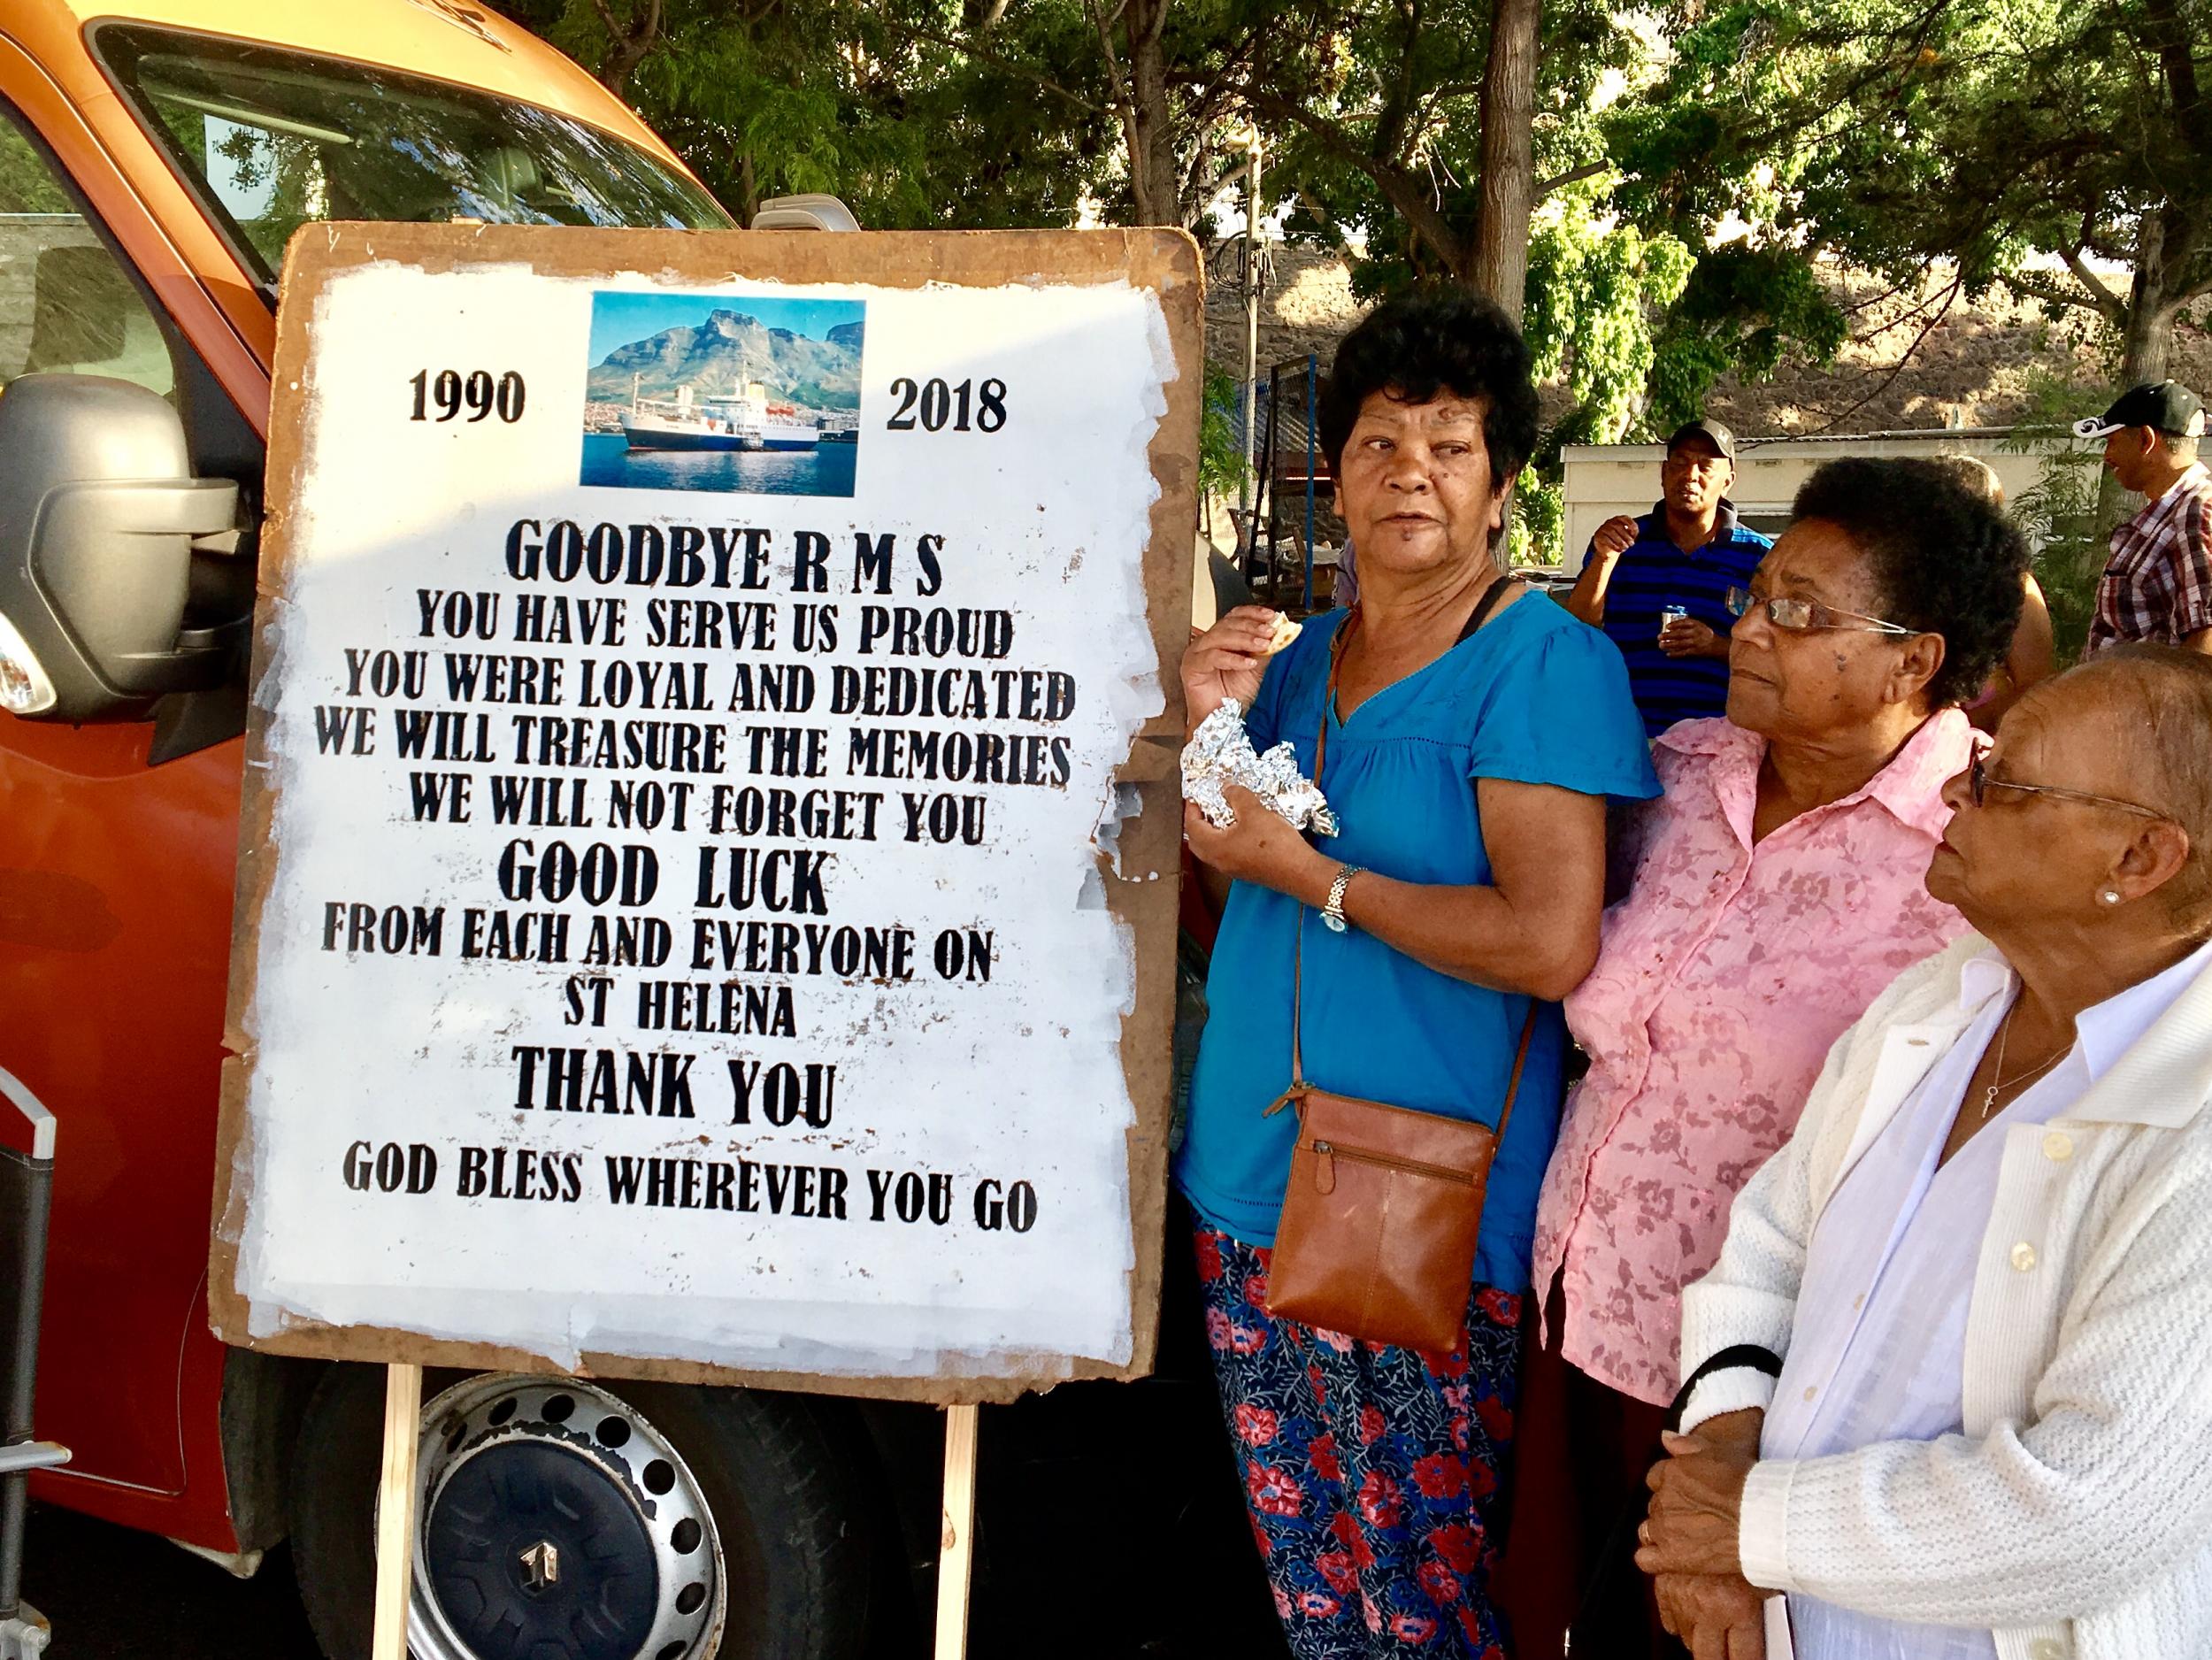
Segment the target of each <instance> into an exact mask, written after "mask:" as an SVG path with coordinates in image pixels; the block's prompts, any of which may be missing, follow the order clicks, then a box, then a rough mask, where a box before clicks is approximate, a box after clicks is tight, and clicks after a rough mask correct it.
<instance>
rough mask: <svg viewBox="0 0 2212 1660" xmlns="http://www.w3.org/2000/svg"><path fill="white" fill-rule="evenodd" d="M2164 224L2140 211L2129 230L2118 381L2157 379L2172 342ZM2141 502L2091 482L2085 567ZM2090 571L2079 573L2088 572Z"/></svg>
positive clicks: (2098, 565)
mask: <svg viewBox="0 0 2212 1660" xmlns="http://www.w3.org/2000/svg"><path fill="white" fill-rule="evenodd" d="M2169 282H2170V274H2169V273H2168V271H2167V267H2166V225H2165V219H2164V217H2163V215H2162V214H2157V213H2146V214H2145V215H2144V216H2143V219H2142V221H2141V225H2140V227H2139V229H2138V230H2137V232H2136V235H2135V280H2134V281H2132V282H2131V284H2130V285H2129V288H2128V310H2127V321H2126V323H2125V324H2124V327H2122V329H2121V351H2120V386H2121V388H2122V389H2123V390H2125V389H2126V388H2129V387H2131V386H2141V385H2142V384H2143V383H2144V382H2145V381H2147V380H2164V379H2165V378H2166V365H2167V364H2168V362H2169V361H2170V358H2171V357H2172V352H2173V344H2174V312H2175V309H2176V308H2175V307H2174V305H2173V304H2172V302H2171V301H2170V299H2169V297H2168V294H2167V289H2168V286H2169ZM2140 505H2141V503H2140V502H2139V500H2138V498H2137V497H2135V496H2132V495H2131V494H2129V493H2128V492H2127V491H2124V490H2123V489H2122V488H2120V481H2119V480H2117V479H2116V478H2114V477H2113V476H2112V474H2111V473H2105V474H2104V475H2103V476H2102V477H2101V478H2100V479H2099V480H2098V481H2097V524H2096V528H2097V535H2096V537H2095V538H2094V539H2093V541H2092V543H2091V545H2090V546H2089V547H2088V548H2087V549H2085V551H2084V553H2083V556H2082V562H2083V564H2084V565H2085V566H2093V567H2094V571H2101V570H2102V569H2103V568H2104V562H2105V561H2104V555H2105V546H2104V542H2103V538H2104V536H2105V535H2106V534H2108V532H2109V531H2110V530H2111V529H2112V527H2113V526H2115V525H2116V524H2118V523H2119V522H2120V521H2121V520H2122V519H2125V518H2126V517H2127V516H2128V515H2129V514H2130V513H2132V512H2133V511H2135V510H2136V509H2137V508H2138V507H2139V506H2140ZM2094 571H2085V574H2090V575H2093V574H2094Z"/></svg>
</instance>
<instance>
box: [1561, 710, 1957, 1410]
mask: <svg viewBox="0 0 2212 1660" xmlns="http://www.w3.org/2000/svg"><path fill="white" fill-rule="evenodd" d="M1974 743H1975V738H1974V732H1973V728H1972V727H1971V726H1969V725H1968V724H1967V719H1966V717H1965V716H1964V715H1962V714H1961V713H1960V712H1959V711H1956V710H1955V709H1954V710H1946V711H1943V712H1942V713H1940V714H1939V715H1936V716H1935V717H1933V718H1932V719H1930V720H1929V721H1928V722H1927V723H1926V724H1925V725H1924V726H1922V727H1921V728H1920V730H1919V731H1918V732H1916V733H1915V734H1913V736H1912V738H1911V740H1910V741H1909V742H1908V743H1907V744H1906V745H1905V747H1904V748H1903V749H1901V750H1899V751H1898V753H1897V756H1896V758H1895V759H1893V760H1892V761H1891V762H1890V764H1889V765H1887V766H1886V767H1884V768H1883V769H1882V771H1881V772H1878V773H1877V774H1876V775H1875V777H1874V778H1873V779H1872V780H1870V781H1869V782H1868V784H1867V785H1866V787H1865V788H1863V789H1861V790H1859V791H1858V792H1857V793H1856V794H1855V795H1847V796H1845V797H1844V798H1843V799H1842V800H1840V801H1836V802H1831V803H1829V804H1828V805H1826V806H1824V807H1818V808H1816V809H1814V810H1813V811H1810V812H1808V813H1803V814H1801V815H1800V816H1799V817H1797V818H1793V819H1791V820H1790V821H1789V822H1788V823H1787V824H1786V825H1783V826H1781V827H1780V828H1779V829H1777V830H1775V831H1774V832H1773V833H1772V834H1770V835H1769V836H1768V837H1767V838H1766V840H1765V841H1763V842H1760V843H1759V845H1758V846H1757V847H1756V848H1754V847H1753V846H1752V843H1751V816H1752V811H1753V808H1754V805H1755V800H1756V795H1757V789H1758V776H1759V763H1760V761H1761V760H1762V758H1763V757H1764V755H1765V753H1766V742H1765V740H1764V739H1763V738H1760V737H1758V736H1757V735H1755V734H1752V733H1748V732H1746V731H1744V730H1743V729H1742V728H1741V727H1740V726H1732V725H1731V724H1730V723H1729V722H1727V721H1725V720H1686V721H1684V722H1682V723H1681V724H1680V725H1679V726H1675V727H1673V728H1671V730H1670V731H1668V732H1666V733H1665V734H1662V735H1661V737H1660V738H1659V739H1658V741H1657V742H1656V744H1655V747H1654V752H1653V759H1654V761H1655V763H1656V765H1657V767H1658V771H1659V778H1660V781H1661V783H1662V784H1663V785H1664V787H1665V789H1666V794H1665V795H1663V797H1662V798H1661V799H1660V800H1658V801H1655V802H1652V803H1649V804H1648V805H1647V806H1645V807H1643V808H1642V809H1640V814H1641V817H1640V820H1639V821H1638V822H1637V823H1636V825H1635V826H1634V834H1635V838H1636V843H1637V845H1638V846H1640V853H1638V854H1637V856H1636V857H1637V863H1636V869H1635V876H1634V881H1633V885H1632V888H1631V889H1630V891H1629V895H1628V897H1627V898H1626V899H1624V900H1623V901H1621V903H1618V904H1617V905H1615V906H1613V907H1612V908H1611V909H1610V910H1609V911H1607V912H1606V913H1605V922H1604V932H1603V936H1602V943H1601V946H1600V948H1599V951H1598V961H1597V966H1596V967H1595V968H1594V969H1593V970H1592V971H1591V972H1590V977H1589V978H1588V979H1587V980H1584V981H1583V982H1582V984H1581V986H1580V987H1579V988H1577V989H1576V991H1575V992H1574V993H1573V994H1572V995H1571V996H1569V997H1568V999H1567V1004H1566V1008H1567V1024H1568V1026H1569V1027H1570V1028H1571V1030H1572V1032H1573V1033H1574V1035H1575V1038H1576V1041H1578V1042H1579V1043H1580V1044H1581V1045H1582V1047H1583V1048H1584V1049H1586V1050H1587V1051H1588V1052H1589V1055H1590V1057H1591V1061H1590V1071H1589V1073H1588V1075H1587V1076H1586V1077H1585V1078H1584V1079H1583V1080H1582V1081H1581V1082H1580V1083H1579V1084H1578V1085H1577V1086H1576V1087H1575V1089H1574V1092H1573V1093H1572V1094H1571V1095H1570V1096H1569V1097H1568V1099H1567V1106H1566V1113H1565V1117H1564V1119H1563V1123H1562V1126H1561V1129H1560V1135H1559V1146H1558V1149H1557V1150H1556V1151H1555V1153H1554V1154H1553V1155H1552V1161H1551V1167H1550V1169H1549V1171H1548V1173H1547V1174H1546V1176H1545V1179H1544V1191H1543V1198H1542V1200H1541V1202H1540V1205H1539V1208H1538V1210H1537V1217H1536V1256H1535V1270H1536V1272H1535V1283H1536V1286H1537V1287H1538V1295H1539V1298H1541V1296H1542V1295H1543V1292H1544V1288H1545V1287H1548V1286H1549V1285H1550V1283H1551V1276H1552V1275H1553V1274H1554V1273H1555V1272H1560V1271H1561V1270H1562V1269H1563V1270H1564V1273H1565V1280H1564V1290H1565V1293H1566V1308H1567V1317H1566V1330H1565V1333H1564V1334H1563V1342H1562V1352H1563V1354H1564V1355H1565V1356H1566V1358H1567V1359H1568V1360H1569V1361H1570V1362H1571V1363H1572V1364H1575V1365H1577V1366H1579V1367H1580V1368H1582V1370H1583V1371H1585V1372H1588V1373H1589V1374H1590V1375H1591V1376H1592V1377H1594V1378H1596V1379H1599V1380H1600V1381H1601V1382H1603V1383H1607V1384H1609V1385H1611V1386H1612V1387H1614V1388H1617V1389H1619V1390H1622V1391H1623V1392H1624V1393H1626V1394H1628V1395H1634V1396H1636V1397H1637V1398H1638V1399H1639V1400H1643V1401H1649V1402H1652V1403H1665V1402H1667V1401H1670V1400H1671V1399H1672V1398H1673V1395H1674V1391H1675V1388H1676V1386H1677V1383H1678V1370H1679V1368H1678V1348H1679V1341H1680V1335H1681V1291H1682V1287H1683V1286H1685V1285H1686V1284H1687V1283H1688V1282H1689V1281H1691V1280H1696V1279H1698V1278H1699V1277H1700V1276H1701V1275H1702V1274H1704V1273H1705V1272H1706V1271H1707V1270H1708V1269H1709V1268H1710V1267H1711V1266H1712V1265H1713V1263H1714V1261H1715V1259H1716V1258H1717V1257H1718V1256H1719V1254H1720V1246H1721V1241H1722V1238H1723V1237H1724V1235H1725V1234H1726V1233H1727V1231H1728V1207H1729V1206H1730V1204H1731V1203H1733V1202H1734V1200H1735V1196H1736V1195H1737V1193H1738V1191H1739V1190H1740V1189H1741V1187H1743V1185H1744V1183H1745V1182H1747V1181H1748V1180H1750V1179H1751V1175H1752V1172H1755V1171H1756V1170H1757V1169H1758V1168H1759V1166H1760V1165H1761V1164H1764V1163H1765V1162H1766V1160H1767V1159H1768V1158H1769V1157H1770V1156H1771V1155H1772V1154H1773V1153H1774V1152H1775V1150H1776V1149H1778V1148H1779V1147H1780V1146H1781V1145H1782V1143H1783V1142H1784V1141H1786V1140H1787V1139H1788V1138H1789V1134H1790V1132H1791V1130H1792V1129H1793V1128H1794V1127H1795V1126H1796V1124H1797V1115H1798V1113H1799V1111H1800V1110H1801V1108H1802V1107H1803V1106H1804V1103H1805V1096H1806V1093H1807V1092H1808V1091H1809V1089H1810V1088H1811V1087H1812V1082H1813V1080H1814V1078H1815V1077H1816V1075H1817V1074H1818V1073H1819V1071H1820V1066H1821V1063H1822V1062H1823V1061H1824V1060H1825V1059H1826V1058H1827V1054H1828V1049H1829V1046H1830V1045H1831V1044H1832V1043H1833V1042H1834V1041H1836V1039H1837V1038H1839V1037H1840V1036H1841V1035H1842V1034H1843V1031H1844V1028H1845V1027H1847V1026H1849V1025H1850V1024H1851V1022H1852V1021H1854V1020H1855V1019H1857V1018H1858V1017H1859V1016H1860V1014H1861V1013H1862V1012H1863V1011H1864V1010H1865V1008H1866V1006H1867V1004H1868V1003H1871V1002H1872V1001H1873V999H1874V995H1875V994H1876V993H1877V992H1878V991H1880V990H1881V989H1882V988H1883V987H1884V986H1886V985H1887V984H1888V983H1889V982H1890V981H1891V980H1893V979H1895V978H1896V976H1897V975H1898V973H1899V972H1901V971H1902V970H1903V969H1905V968H1907V967H1909V965H1910V964H1914V963H1916V962H1918V961H1919V960H1920V959H1921V958H1922V957H1927V956H1929V955H1931V954H1932V953H1933V952H1934V951H1935V950H1937V949H1939V947H1941V946H1943V945H1944V944H1946V943H1947V942H1948V941H1951V940H1953V939H1955V938H1956V937H1957V936H1958V935H1959V934H1962V933H1964V932H1965V931H1966V921H1965V918H1962V917H1961V916H1960V915H1959V914H1958V912H1956V911H1953V910H1952V909H1951V908H1950V907H1949V906H1948V905H1944V904H1939V903H1937V902H1936V901H1935V900H1933V899H1932V898H1930V897H1929V896H1928V892H1927V889H1926V888H1924V887H1923V886H1922V885H1921V879H1922V877H1923V876H1924V874H1925V873H1926V871H1927V868H1928V860H1929V857H1930V856H1931V855H1932V854H1933V853H1934V851H1935V846H1936V842H1937V841H1938V840H1939V838H1940V837H1941V836H1942V834H1943V826H1944V825H1945V823H1946V822H1947V820H1948V819H1949V818H1950V810H1949V809H1948V808H1947V807H1945V806H1944V804H1943V803H1942V801H1941V799H1940V797H1939V791H1940V790H1941V789H1942V788H1943V784H1944V780H1947V779H1948V778H1949V777H1951V776H1952V774H1954V773H1955V772H1958V771H1959V770H1960V769H1961V768H1962V767H1964V766H1965V765H1966V763H1967V759H1968V757H1970V755H1971V754H1972V753H1973V746H1974Z"/></svg>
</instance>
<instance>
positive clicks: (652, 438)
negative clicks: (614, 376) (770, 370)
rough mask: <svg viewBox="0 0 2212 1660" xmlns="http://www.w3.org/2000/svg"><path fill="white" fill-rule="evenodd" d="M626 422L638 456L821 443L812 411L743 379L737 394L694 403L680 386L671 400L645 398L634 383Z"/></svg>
mask: <svg viewBox="0 0 2212 1660" xmlns="http://www.w3.org/2000/svg"><path fill="white" fill-rule="evenodd" d="M621 421H622V435H623V436H624V437H625V438H626V439H627V440H628V441H629V445H630V448H631V449H633V450H812V449H813V448H814V447H815V446H816V445H818V443H820V442H821V440H822V428H821V423H820V422H819V421H818V420H817V419H815V416H814V412H813V411H811V410H803V409H801V408H800V407H799V406H798V405H797V404H795V403H779V402H776V401H775V400H773V399H772V398H770V396H768V388H766V387H764V386H763V385H762V384H761V383H760V382H759V381H757V380H751V379H749V378H744V377H741V378H740V379H739V380H738V383H737V390H735V391H734V392H725V393H713V394H710V395H708V396H705V397H701V398H694V397H693V396H692V394H691V388H690V387H688V386H680V387H678V388H676V396H674V397H673V398H672V399H667V398H641V397H640V396H638V395H637V388H636V383H635V380H633V382H632V385H631V392H630V407H629V408H627V409H626V410H624V411H622V415H621Z"/></svg>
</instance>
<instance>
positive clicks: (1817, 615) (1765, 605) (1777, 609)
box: [1728, 588, 1926, 634]
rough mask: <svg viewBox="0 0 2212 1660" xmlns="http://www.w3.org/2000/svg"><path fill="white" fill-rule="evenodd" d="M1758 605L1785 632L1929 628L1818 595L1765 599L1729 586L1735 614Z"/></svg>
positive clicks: (1917, 630)
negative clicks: (1848, 607) (1888, 619)
mask: <svg viewBox="0 0 2212 1660" xmlns="http://www.w3.org/2000/svg"><path fill="white" fill-rule="evenodd" d="M1754 608H1756V609H1758V610H1761V611H1765V612H1766V615H1767V620H1768V621H1769V622H1770V623H1772V624H1773V625H1774V626H1776V627H1777V628H1779V629H1780V630H1781V631H1782V632H1783V633H1784V634H1811V633H1813V632H1815V631H1816V630H1817V629H1824V628H1834V629H1840V630H1842V631H1843V632H1845V633H1847V634H1924V633H1925V632H1926V630H1924V629H1920V628H1908V627H1906V626H1904V625H1903V624H1902V623H1893V622H1884V621H1883V620H1882V619H1880V618H1879V617H1869V616H1867V615H1866V614H1865V613H1864V612H1863V611H1839V610H1837V609H1836V608H1835V607H1834V606H1833V605H1824V604H1822V603H1820V602H1819V601H1818V600H1816V599H1787V598H1782V597H1777V598H1774V599H1761V598H1760V597H1759V596H1757V595H1756V594H1754V593H1753V592H1752V591H1751V590H1750V589H1749V588H1730V589H1729V590H1728V611H1729V614H1730V615H1731V616H1735V617H1741V616H1742V615H1744V613H1745V612H1747V611H1751V610H1753V609H1754Z"/></svg>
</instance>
